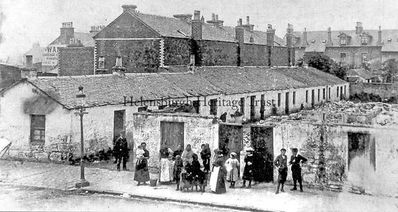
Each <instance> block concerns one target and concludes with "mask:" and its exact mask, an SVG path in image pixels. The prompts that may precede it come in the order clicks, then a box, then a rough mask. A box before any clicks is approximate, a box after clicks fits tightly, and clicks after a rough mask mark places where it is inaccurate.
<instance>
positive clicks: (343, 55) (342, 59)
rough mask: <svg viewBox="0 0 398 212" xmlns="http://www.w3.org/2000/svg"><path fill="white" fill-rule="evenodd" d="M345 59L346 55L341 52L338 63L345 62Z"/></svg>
mask: <svg viewBox="0 0 398 212" xmlns="http://www.w3.org/2000/svg"><path fill="white" fill-rule="evenodd" d="M346 57H347V53H345V52H342V53H340V62H342V63H343V62H345V61H346Z"/></svg>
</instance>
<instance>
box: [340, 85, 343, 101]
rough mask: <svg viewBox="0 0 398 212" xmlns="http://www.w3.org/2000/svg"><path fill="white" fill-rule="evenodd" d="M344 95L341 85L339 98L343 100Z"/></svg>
mask: <svg viewBox="0 0 398 212" xmlns="http://www.w3.org/2000/svg"><path fill="white" fill-rule="evenodd" d="M343 99H344V96H343V87H340V100H343Z"/></svg>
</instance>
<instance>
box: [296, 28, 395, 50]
mask: <svg viewBox="0 0 398 212" xmlns="http://www.w3.org/2000/svg"><path fill="white" fill-rule="evenodd" d="M341 33H344V34H346V35H347V36H350V37H351V42H350V43H349V44H348V45H347V46H361V38H360V36H359V35H358V34H356V32H355V30H335V31H332V35H331V36H332V44H333V45H332V46H336V47H337V46H340V38H339V35H340V34H341ZM363 33H367V34H368V35H370V36H371V38H372V39H371V40H370V41H369V43H368V44H367V46H377V45H379V44H378V43H377V38H378V30H366V29H364V30H363ZM294 35H295V36H296V38H297V42H296V43H295V46H296V47H301V46H303V45H304V43H303V42H304V40H303V32H298V31H296V32H294ZM327 40H328V32H327V30H324V31H307V42H308V44H311V42H312V41H316V42H317V43H322V41H327ZM389 40H392V41H395V42H397V41H398V29H385V30H382V42H383V43H384V45H385V44H387V42H388V41H389Z"/></svg>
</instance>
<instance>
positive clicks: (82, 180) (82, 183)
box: [76, 86, 90, 188]
mask: <svg viewBox="0 0 398 212" xmlns="http://www.w3.org/2000/svg"><path fill="white" fill-rule="evenodd" d="M76 98H77V99H80V100H81V105H80V107H79V110H78V112H76V114H77V115H79V116H80V182H78V183H76V187H77V188H81V187H87V186H89V185H90V183H89V182H88V181H87V180H86V179H85V177H84V163H83V157H84V137H83V116H84V114H87V113H88V112H86V111H85V108H84V100H85V98H86V94H84V92H83V86H79V92H78V94H77V95H76Z"/></svg>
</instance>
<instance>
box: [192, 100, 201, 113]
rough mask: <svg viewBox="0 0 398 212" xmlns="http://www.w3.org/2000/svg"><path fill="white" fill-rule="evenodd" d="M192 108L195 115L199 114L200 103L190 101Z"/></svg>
mask: <svg viewBox="0 0 398 212" xmlns="http://www.w3.org/2000/svg"><path fill="white" fill-rule="evenodd" d="M192 105H193V108H194V109H195V113H199V112H200V102H199V100H195V101H192Z"/></svg>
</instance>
